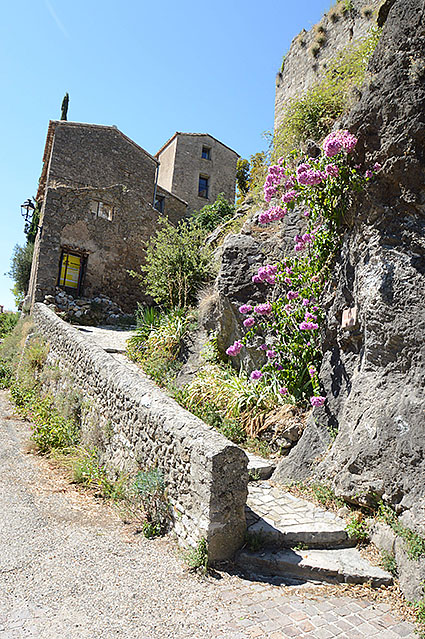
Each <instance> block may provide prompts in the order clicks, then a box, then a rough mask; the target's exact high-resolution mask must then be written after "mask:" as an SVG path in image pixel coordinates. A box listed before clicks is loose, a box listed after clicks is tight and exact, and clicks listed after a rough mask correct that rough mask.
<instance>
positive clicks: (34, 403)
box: [12, 390, 79, 453]
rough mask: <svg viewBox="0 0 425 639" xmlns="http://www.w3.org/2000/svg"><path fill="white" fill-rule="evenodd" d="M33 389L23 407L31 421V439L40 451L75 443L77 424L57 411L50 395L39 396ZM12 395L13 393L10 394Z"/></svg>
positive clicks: (48, 450) (77, 434) (65, 446)
mask: <svg viewBox="0 0 425 639" xmlns="http://www.w3.org/2000/svg"><path fill="white" fill-rule="evenodd" d="M37 395H38V394H37V393H36V391H35V390H34V391H33V393H32V394H31V395H30V396H29V397H28V399H27V401H26V405H25V407H26V408H27V413H26V416H27V418H28V419H30V420H31V422H32V423H33V432H32V434H31V439H32V440H33V441H34V442H35V444H36V446H37V448H38V449H39V451H40V452H41V453H49V452H50V451H51V450H53V449H61V448H67V447H69V446H72V445H73V444H75V443H77V441H78V437H79V429H78V426H77V424H76V423H75V422H74V421H73V420H72V419H69V418H66V417H64V416H63V415H62V414H60V413H59V411H58V410H57V408H56V407H55V405H54V402H53V399H52V398H51V397H50V396H48V395H47V396H46V397H42V398H41V397H39V396H37ZM12 397H13V395H12Z"/></svg>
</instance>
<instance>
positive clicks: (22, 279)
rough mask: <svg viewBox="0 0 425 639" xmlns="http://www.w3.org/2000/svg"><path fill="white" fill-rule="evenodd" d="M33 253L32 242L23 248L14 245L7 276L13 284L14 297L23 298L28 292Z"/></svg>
mask: <svg viewBox="0 0 425 639" xmlns="http://www.w3.org/2000/svg"><path fill="white" fill-rule="evenodd" d="M33 252H34V244H33V243H32V242H28V243H27V244H25V246H19V245H18V244H16V246H15V248H14V249H13V253H12V257H11V260H10V271H9V273H8V276H9V277H10V278H11V279H12V280H14V282H15V287H14V294H15V296H16V295H17V296H18V297H19V296H21V297H23V295H25V293H26V292H27V290H28V284H29V281H30V276H31V265H32V256H33Z"/></svg>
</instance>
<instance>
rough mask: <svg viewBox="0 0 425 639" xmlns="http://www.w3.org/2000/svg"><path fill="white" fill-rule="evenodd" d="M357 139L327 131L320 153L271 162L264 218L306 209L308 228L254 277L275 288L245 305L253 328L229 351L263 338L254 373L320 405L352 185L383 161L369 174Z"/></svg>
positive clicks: (266, 384) (264, 384)
mask: <svg viewBox="0 0 425 639" xmlns="http://www.w3.org/2000/svg"><path fill="white" fill-rule="evenodd" d="M356 143H357V139H356V138H355V137H354V136H353V135H351V134H350V133H349V132H348V131H337V132H335V133H332V134H330V135H329V136H327V137H326V138H325V140H324V142H323V151H322V154H321V156H320V157H319V158H316V159H313V158H308V159H305V158H303V156H302V155H301V154H299V153H297V152H293V153H291V154H290V155H289V156H288V158H283V157H282V158H279V160H278V163H277V164H275V165H272V166H271V167H270V168H269V173H268V176H267V179H266V182H265V185H264V197H265V199H266V201H267V202H268V203H270V205H271V206H270V208H269V209H268V210H267V211H265V212H263V213H261V214H260V216H259V222H260V224H263V225H266V224H270V223H271V222H275V221H279V220H282V219H283V218H284V217H285V216H286V215H287V214H288V213H289V212H292V211H299V212H300V216H301V218H302V219H303V221H304V222H303V226H304V229H305V232H304V233H302V234H299V235H296V236H295V242H294V256H291V257H287V258H285V259H284V260H283V261H282V262H280V263H278V264H267V265H265V266H262V267H261V268H260V269H259V270H258V273H257V274H255V275H254V276H253V277H252V280H253V282H254V283H259V284H260V283H261V284H266V285H267V286H268V289H269V294H268V296H267V299H265V300H264V303H262V304H257V305H256V306H254V307H253V306H251V305H250V304H243V305H242V306H241V307H240V308H239V311H240V313H241V314H242V315H243V316H245V319H244V321H243V324H244V326H245V328H246V334H245V336H244V338H243V339H242V340H237V341H236V342H235V343H234V344H232V345H231V346H230V347H229V348H228V349H227V351H226V353H227V354H228V355H229V356H231V357H234V356H237V355H239V353H240V352H241V350H242V349H243V348H244V346H249V347H250V348H254V347H257V348H258V346H256V345H257V344H258V342H259V341H260V346H259V348H260V349H261V350H263V351H264V353H265V355H266V364H264V365H263V366H262V367H261V369H259V370H254V371H252V372H251V380H252V381H253V382H256V384H258V385H259V387H260V388H262V389H263V388H269V389H270V390H273V391H274V392H277V393H279V394H280V395H281V396H282V397H286V398H290V399H291V401H297V402H305V400H306V399H308V398H310V402H311V405H312V406H322V405H323V404H324V402H325V397H324V396H323V395H321V392H320V385H319V379H318V372H317V371H318V368H319V366H320V363H321V357H322V355H321V342H320V337H319V327H320V325H321V323H322V322H323V319H324V310H323V309H322V307H321V306H320V297H321V293H322V291H323V289H324V287H325V285H326V282H327V280H328V277H329V273H330V267H331V264H332V259H333V256H334V254H335V252H336V250H337V249H338V247H339V234H338V228H339V225H340V223H341V222H342V221H343V216H344V212H345V210H346V208H347V207H348V204H349V202H350V197H351V193H352V192H353V191H360V190H362V189H363V188H364V187H365V185H366V183H367V181H368V180H369V179H371V177H373V174H374V172H376V171H378V170H379V169H380V166H379V165H375V167H374V170H373V171H372V170H368V171H366V173H365V174H363V173H361V172H360V170H359V167H355V166H353V165H352V163H351V162H350V161H349V157H348V156H349V154H350V153H351V152H352V151H353V149H354V147H355V145H356ZM261 341H262V342H263V343H262V344H261Z"/></svg>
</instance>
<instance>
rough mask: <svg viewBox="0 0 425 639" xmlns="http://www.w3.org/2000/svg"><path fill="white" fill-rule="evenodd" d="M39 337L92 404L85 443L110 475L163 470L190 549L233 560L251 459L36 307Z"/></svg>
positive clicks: (177, 529)
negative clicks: (201, 546) (199, 544)
mask: <svg viewBox="0 0 425 639" xmlns="http://www.w3.org/2000/svg"><path fill="white" fill-rule="evenodd" d="M33 319H34V323H35V326H36V329H37V331H38V332H39V333H40V334H41V335H42V336H43V337H44V338H45V339H46V340H47V341H48V342H49V344H50V352H49V362H50V363H57V364H59V367H60V370H61V372H62V377H63V380H67V379H68V382H67V383H68V384H69V385H70V386H71V387H72V389H74V390H79V391H80V392H81V393H82V394H83V395H84V397H85V405H86V406H88V408H87V409H85V410H84V411H83V415H82V436H83V440H84V441H85V442H88V443H91V444H94V443H95V444H96V445H97V447H98V449H99V450H100V452H101V455H102V463H104V464H105V465H106V467H107V468H108V469H110V470H111V471H112V470H114V469H116V470H125V471H131V470H136V469H145V468H148V467H151V466H153V465H156V466H157V467H158V468H159V469H160V470H161V471H162V472H163V474H164V477H165V481H166V486H167V493H168V497H169V500H170V502H171V504H172V507H173V513H174V524H173V527H174V531H175V533H176V535H177V537H178V539H179V541H180V542H181V543H182V544H184V545H188V544H190V545H194V544H195V543H196V541H197V540H199V539H200V538H201V537H205V539H206V540H207V541H208V547H209V554H210V559H211V560H212V561H217V560H222V559H229V558H230V557H232V555H233V553H234V552H235V550H236V549H237V548H239V547H240V545H241V544H242V541H243V537H244V532H245V526H246V524H245V502H246V496H247V483H248V472H247V463H248V459H247V456H246V454H245V453H244V451H242V450H241V449H240V448H238V447H237V446H235V445H234V444H232V443H231V442H229V441H228V440H227V439H225V438H224V437H223V436H222V435H220V434H219V433H218V432H217V431H215V430H214V429H213V428H211V427H209V426H207V425H206V424H205V423H204V422H202V421H201V420H199V419H198V418H196V417H195V416H193V415H192V414H190V413H189V412H187V411H186V410H184V409H183V408H181V407H180V406H179V405H178V404H177V403H176V402H175V401H174V400H172V399H171V398H169V397H168V396H166V395H165V394H164V393H163V392H162V391H161V390H160V389H158V387H157V386H155V384H154V383H153V382H151V381H150V380H149V379H147V378H146V377H144V376H143V375H142V374H141V373H138V372H135V371H133V370H132V368H131V367H128V366H126V365H125V364H122V363H120V362H118V361H117V360H114V359H113V358H112V357H111V356H110V355H108V354H107V353H106V352H105V351H103V350H102V349H101V348H100V347H98V346H96V345H93V344H90V343H88V342H87V341H86V339H85V338H84V337H83V336H82V335H81V334H80V333H79V332H78V331H77V330H76V329H75V328H73V327H72V326H70V325H69V324H66V323H65V322H63V321H62V320H61V319H60V318H58V317H57V316H56V315H55V314H54V313H53V312H52V311H51V310H50V309H48V308H47V307H46V306H45V305H44V304H35V305H34V310H33Z"/></svg>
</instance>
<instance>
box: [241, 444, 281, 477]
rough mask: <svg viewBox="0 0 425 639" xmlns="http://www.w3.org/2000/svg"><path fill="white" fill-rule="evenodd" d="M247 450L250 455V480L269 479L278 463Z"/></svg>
mask: <svg viewBox="0 0 425 639" xmlns="http://www.w3.org/2000/svg"><path fill="white" fill-rule="evenodd" d="M245 452H246V454H247V457H248V473H249V480H250V481H258V480H259V479H269V478H270V477H271V476H272V474H273V471H274V469H275V468H276V464H274V463H273V462H271V461H269V460H268V459H264V458H263V457H258V455H253V454H252V453H249V452H248V451H245Z"/></svg>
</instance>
